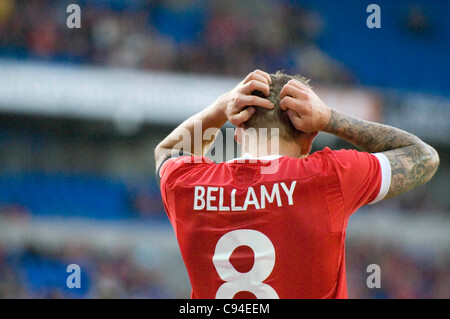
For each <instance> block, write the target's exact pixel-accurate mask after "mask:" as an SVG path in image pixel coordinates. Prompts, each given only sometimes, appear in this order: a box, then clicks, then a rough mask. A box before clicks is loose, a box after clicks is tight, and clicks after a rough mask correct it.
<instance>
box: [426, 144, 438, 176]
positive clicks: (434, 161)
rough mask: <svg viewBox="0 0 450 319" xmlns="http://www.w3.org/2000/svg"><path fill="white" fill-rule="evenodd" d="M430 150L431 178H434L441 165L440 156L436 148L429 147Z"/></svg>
mask: <svg viewBox="0 0 450 319" xmlns="http://www.w3.org/2000/svg"><path fill="white" fill-rule="evenodd" d="M428 150H429V155H428V156H429V160H428V162H429V165H430V167H431V172H432V173H431V176H430V178H431V177H433V175H434V174H435V173H436V171H437V169H438V167H439V164H440V159H439V154H438V152H437V151H436V150H435V149H434V147H432V146H430V145H428Z"/></svg>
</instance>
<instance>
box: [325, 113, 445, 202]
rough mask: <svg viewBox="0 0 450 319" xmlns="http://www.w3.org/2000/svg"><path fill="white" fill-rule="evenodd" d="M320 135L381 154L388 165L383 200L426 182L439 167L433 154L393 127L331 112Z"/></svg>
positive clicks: (426, 145)
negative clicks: (386, 187) (388, 169)
mask: <svg viewBox="0 0 450 319" xmlns="http://www.w3.org/2000/svg"><path fill="white" fill-rule="evenodd" d="M323 131H325V132H328V133H331V134H334V135H336V136H338V137H340V138H342V139H344V140H346V141H348V142H350V143H351V144H353V145H355V146H356V147H358V148H360V149H362V150H363V151H367V152H370V153H377V152H382V153H383V154H384V155H386V157H387V158H388V160H389V162H390V164H391V186H390V188H389V191H388V193H387V195H386V197H385V198H391V197H394V196H397V195H399V194H402V193H404V192H406V191H408V190H410V189H412V188H414V187H417V186H420V185H422V184H425V183H426V182H428V181H429V180H430V179H431V177H433V175H434V173H435V172H436V170H437V168H438V165H439V156H438V154H437V152H436V150H435V149H434V148H433V147H431V146H430V145H428V144H426V143H425V142H423V141H422V140H420V139H419V138H418V137H416V136H414V135H412V134H410V133H407V132H405V131H402V130H400V129H397V128H395V127H391V126H387V125H382V124H378V123H373V122H368V121H364V120H360V119H357V118H354V117H351V116H348V115H345V114H342V113H340V112H338V111H336V110H331V115H330V120H329V122H328V124H327V125H326V126H325V127H324V129H323Z"/></svg>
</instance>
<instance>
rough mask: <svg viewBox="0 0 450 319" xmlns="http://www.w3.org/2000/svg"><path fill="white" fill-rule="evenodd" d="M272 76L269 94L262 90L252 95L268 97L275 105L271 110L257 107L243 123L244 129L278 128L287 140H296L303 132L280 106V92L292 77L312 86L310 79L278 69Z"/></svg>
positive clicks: (282, 136)
mask: <svg viewBox="0 0 450 319" xmlns="http://www.w3.org/2000/svg"><path fill="white" fill-rule="evenodd" d="M270 78H271V79H272V84H271V85H270V95H269V96H265V95H264V94H263V93H262V92H260V91H254V92H252V95H257V96H259V97H263V98H266V99H268V100H269V101H271V102H272V103H273V104H274V105H275V107H274V108H273V109H271V110H268V109H265V108H262V107H255V109H256V112H255V114H253V116H252V117H251V118H250V119H249V120H248V121H246V122H245V123H243V127H244V129H248V128H250V127H253V128H255V129H260V128H267V129H271V128H278V129H279V134H280V137H281V138H283V139H285V140H294V139H296V138H298V137H299V136H301V135H302V134H303V132H302V131H299V130H297V129H296V128H295V126H294V125H293V124H292V122H291V120H290V119H289V116H288V115H287V113H286V111H284V110H282V109H281V108H280V92H281V90H282V89H283V87H284V85H285V84H286V83H288V82H289V81H290V80H292V79H295V80H297V81H299V82H301V83H303V84H304V85H306V86H308V87H311V86H310V85H309V79H307V78H305V77H303V76H301V75H288V74H285V73H283V72H281V71H277V72H276V73H275V74H270Z"/></svg>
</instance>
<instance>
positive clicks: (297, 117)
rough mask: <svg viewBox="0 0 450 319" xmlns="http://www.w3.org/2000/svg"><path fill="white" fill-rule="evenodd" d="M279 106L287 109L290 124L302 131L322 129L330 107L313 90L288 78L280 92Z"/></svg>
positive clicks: (328, 115) (326, 120)
mask: <svg viewBox="0 0 450 319" xmlns="http://www.w3.org/2000/svg"><path fill="white" fill-rule="evenodd" d="M280 108H281V109H282V110H285V111H287V114H288V116H289V118H290V120H291V122H292V124H293V125H294V126H295V128H297V129H298V130H300V131H303V132H318V131H321V130H323V129H324V127H325V126H326V125H327V124H328V122H329V120H330V116H331V109H330V108H329V107H328V106H327V105H326V104H325V103H324V102H323V101H322V100H321V99H320V98H319V97H318V96H317V94H316V93H314V91H313V90H312V89H311V88H310V87H308V86H306V85H304V84H303V83H301V82H300V81H297V80H290V81H289V82H288V83H286V85H285V86H284V87H283V89H282V90H281V92H280Z"/></svg>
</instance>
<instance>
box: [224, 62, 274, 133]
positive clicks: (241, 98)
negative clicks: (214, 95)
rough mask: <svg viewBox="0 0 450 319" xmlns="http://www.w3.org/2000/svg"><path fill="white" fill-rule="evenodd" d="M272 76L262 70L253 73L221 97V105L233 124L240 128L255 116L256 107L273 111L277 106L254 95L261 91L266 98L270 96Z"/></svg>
mask: <svg viewBox="0 0 450 319" xmlns="http://www.w3.org/2000/svg"><path fill="white" fill-rule="evenodd" d="M271 83H272V80H271V78H270V75H269V74H268V73H266V72H264V71H261V70H255V71H253V72H251V73H250V74H249V75H247V77H246V78H245V79H244V80H243V81H242V82H240V83H239V84H238V85H237V86H236V87H235V88H234V89H233V90H231V91H230V92H228V93H226V94H224V95H223V96H222V97H221V101H220V104H221V105H222V106H223V108H224V112H225V115H226V117H227V119H228V121H230V123H231V124H234V125H236V126H240V125H241V124H242V123H244V122H246V121H248V120H249V119H250V118H251V117H252V116H253V114H255V112H256V109H255V107H263V108H266V109H273V108H274V107H275V106H274V105H273V103H272V102H270V101H269V100H268V99H265V98H262V97H259V96H256V95H252V93H253V92H254V91H260V92H262V93H263V94H264V95H265V96H269V94H270V84H271Z"/></svg>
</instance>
